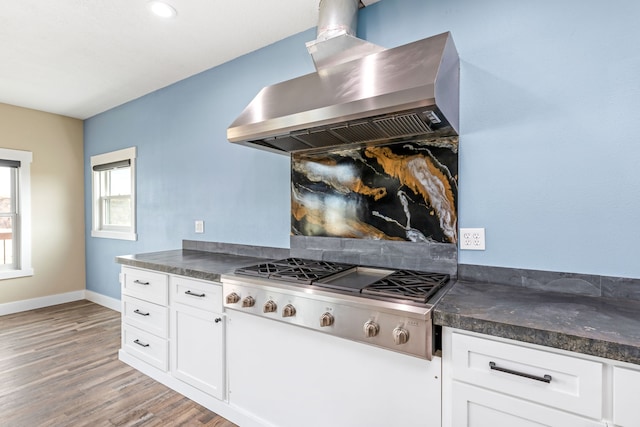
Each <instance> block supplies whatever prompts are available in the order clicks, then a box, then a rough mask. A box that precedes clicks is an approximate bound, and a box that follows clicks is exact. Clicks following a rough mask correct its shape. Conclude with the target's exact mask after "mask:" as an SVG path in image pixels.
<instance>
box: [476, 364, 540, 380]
mask: <svg viewBox="0 0 640 427" xmlns="http://www.w3.org/2000/svg"><path fill="white" fill-rule="evenodd" d="M489 367H490V368H491V369H493V370H494V371H500V372H505V373H507V374H512V375H517V376H519V377H524V378H529V379H530V380H536V381H542V382H543V383H550V382H551V375H545V376H542V377H539V376H537V375H531V374H527V373H524V372H518V371H514V370H511V369H507V368H501V367H499V366H496V362H489Z"/></svg>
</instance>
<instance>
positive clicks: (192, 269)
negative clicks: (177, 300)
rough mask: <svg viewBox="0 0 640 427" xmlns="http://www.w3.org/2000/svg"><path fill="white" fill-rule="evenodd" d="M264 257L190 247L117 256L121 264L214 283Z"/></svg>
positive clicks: (261, 260) (262, 259)
mask: <svg viewBox="0 0 640 427" xmlns="http://www.w3.org/2000/svg"><path fill="white" fill-rule="evenodd" d="M264 260H265V258H259V257H254V256H245V255H234V254H227V253H217V252H204V251H198V250H189V249H177V250H172V251H162V252H151V253H146V254H137V255H123V256H118V257H116V262H117V263H119V264H123V265H128V266H130V267H138V268H146V269H149V270H156V271H161V272H163V273H170V274H177V275H180V276H187V277H193V278H194V279H202V280H209V281H212V282H219V281H220V275H221V274H224V273H231V272H233V271H234V270H235V269H236V268H238V267H246V266H249V265H252V264H257V263H260V262H263V261H264Z"/></svg>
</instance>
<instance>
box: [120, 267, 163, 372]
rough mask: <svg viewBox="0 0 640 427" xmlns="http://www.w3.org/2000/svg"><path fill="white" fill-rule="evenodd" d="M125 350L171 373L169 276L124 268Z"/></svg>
mask: <svg viewBox="0 0 640 427" xmlns="http://www.w3.org/2000/svg"><path fill="white" fill-rule="evenodd" d="M121 286H122V349H123V351H125V352H127V353H128V354H130V355H132V356H134V357H137V358H138V359H140V360H142V361H143V362H146V363H148V364H150V365H151V366H153V367H155V368H157V369H160V370H162V371H167V370H168V367H169V366H168V363H169V359H168V348H169V344H168V338H169V336H168V326H167V324H168V308H167V301H168V291H167V289H168V276H167V275H166V274H159V273H156V272H151V271H147V270H141V269H137V268H131V267H122V274H121Z"/></svg>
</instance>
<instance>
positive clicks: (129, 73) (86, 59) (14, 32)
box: [0, 0, 377, 119]
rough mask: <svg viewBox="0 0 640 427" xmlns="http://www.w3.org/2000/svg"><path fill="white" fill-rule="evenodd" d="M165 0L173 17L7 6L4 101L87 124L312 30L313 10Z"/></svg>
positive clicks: (125, 9)
mask: <svg viewBox="0 0 640 427" xmlns="http://www.w3.org/2000/svg"><path fill="white" fill-rule="evenodd" d="M376 1H377V0H376ZM168 2H169V3H170V4H172V5H173V6H174V7H175V8H176V9H177V11H178V15H177V17H176V18H174V19H172V20H163V19H161V18H158V17H156V16H154V15H152V14H151V13H150V11H149V9H148V5H147V0H13V1H10V0H7V1H3V2H2V4H1V7H2V9H1V10H0V55H1V57H0V61H1V62H0V64H1V65H0V102H1V103H6V104H12V105H17V106H21V107H27V108H33V109H36V110H41V111H46V112H51V113H56V114H61V115H65V116H70V117H75V118H80V119H85V118H88V117H91V116H93V115H95V114H98V113H100V112H103V111H105V110H108V109H110V108H112V107H115V106H117V105H120V104H122V103H125V102H127V101H130V100H132V99H135V98H138V97H140V96H142V95H145V94H147V93H150V92H152V91H154V90H157V89H159V88H162V87H165V86H168V85H170V84H172V83H175V82H177V81H179V80H182V79H184V78H187V77H189V76H192V75H194V74H197V73H199V72H201V71H204V70H206V69H209V68H211V67H214V66H216V65H219V64H222V63H224V62H227V61H229V60H231V59H233V58H236V57H238V56H241V55H244V54H246V53H249V52H252V51H254V50H256V49H259V48H261V47H263V46H266V45H269V44H271V43H273V42H275V41H278V40H281V39H283V38H286V37H288V36H290V35H292V34H296V33H299V32H300V31H304V30H307V29H309V28H312V27H315V26H316V23H317V19H318V4H319V0H248V1H240V0H168ZM373 2H375V1H373ZM367 3H371V1H369V2H367Z"/></svg>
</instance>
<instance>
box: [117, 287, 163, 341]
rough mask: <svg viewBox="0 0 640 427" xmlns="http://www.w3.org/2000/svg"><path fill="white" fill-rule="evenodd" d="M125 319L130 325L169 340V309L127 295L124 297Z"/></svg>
mask: <svg viewBox="0 0 640 427" xmlns="http://www.w3.org/2000/svg"><path fill="white" fill-rule="evenodd" d="M122 313H123V319H124V321H125V322H126V323H128V324H129V325H132V326H135V327H137V328H139V329H142V330H143V331H147V332H151V333H152V334H154V335H157V336H159V337H160V338H168V337H169V335H168V330H169V327H168V325H169V315H168V309H167V307H163V306H161V305H157V304H153V303H150V302H147V301H144V300H141V299H137V298H133V297H130V296H127V295H123V297H122Z"/></svg>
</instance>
